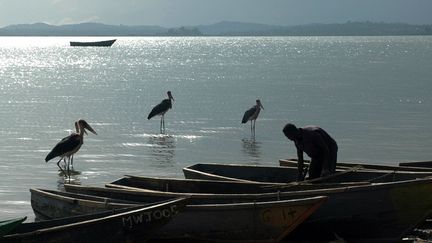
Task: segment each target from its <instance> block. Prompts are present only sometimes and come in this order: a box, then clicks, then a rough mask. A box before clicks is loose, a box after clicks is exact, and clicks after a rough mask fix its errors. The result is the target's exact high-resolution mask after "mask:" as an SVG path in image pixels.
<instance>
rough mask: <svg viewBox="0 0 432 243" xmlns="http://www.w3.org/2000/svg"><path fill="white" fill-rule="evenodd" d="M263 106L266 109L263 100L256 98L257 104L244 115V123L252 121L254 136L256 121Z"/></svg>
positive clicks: (253, 133) (253, 134)
mask: <svg viewBox="0 0 432 243" xmlns="http://www.w3.org/2000/svg"><path fill="white" fill-rule="evenodd" d="M261 108H262V109H263V110H264V107H263V105H262V104H261V101H260V100H259V99H258V100H256V105H254V106H252V107H251V108H250V109H249V110H247V111H246V112H245V113H244V115H243V119H242V124H244V123H246V122H248V121H251V134H252V136H255V123H256V119H257V118H258V115H259V113H260V111H261Z"/></svg>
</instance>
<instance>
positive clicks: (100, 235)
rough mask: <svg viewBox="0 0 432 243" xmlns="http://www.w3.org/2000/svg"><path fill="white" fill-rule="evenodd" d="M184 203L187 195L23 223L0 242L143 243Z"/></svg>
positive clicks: (0, 238) (181, 207) (183, 205)
mask: <svg viewBox="0 0 432 243" xmlns="http://www.w3.org/2000/svg"><path fill="white" fill-rule="evenodd" d="M186 204H187V198H179V199H174V200H170V201H167V202H163V203H160V204H156V205H152V206H143V205H139V204H135V205H133V207H128V208H119V209H105V210H103V211H100V212H96V213H90V214H84V215H80V216H74V217H63V218H60V219H53V220H46V221H37V222H32V223H23V224H21V225H18V226H17V227H15V229H14V230H12V231H11V232H9V233H8V234H7V235H4V236H2V237H0V242H2V243H3V242H4V243H17V242H19V243H37V242H44V243H58V242H62V243H74V242H84V243H85V242H88V243H90V242H112V243H117V242H145V241H147V240H149V239H150V238H151V237H152V236H153V235H154V234H155V233H156V232H157V231H158V230H159V229H160V228H161V227H163V226H164V225H165V224H167V223H168V222H169V221H170V220H172V219H173V218H175V217H177V215H178V214H179V212H180V211H181V210H182V209H184V207H185V206H186ZM51 208H52V207H51Z"/></svg>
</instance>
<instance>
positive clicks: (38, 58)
mask: <svg viewBox="0 0 432 243" xmlns="http://www.w3.org/2000/svg"><path fill="white" fill-rule="evenodd" d="M100 39H102V38H100V37H98V38H91V37H86V38H78V37H73V38H69V37H68V38H65V37H0V136H1V138H2V139H1V140H0V219H6V218H12V217H18V216H22V215H27V216H29V217H30V218H32V217H33V212H32V209H31V205H30V193H29V188H32V187H37V188H50V189H56V188H58V187H59V185H61V184H62V183H63V178H62V177H61V176H59V174H58V168H57V166H56V164H55V163H56V162H57V161H55V160H53V161H50V162H48V163H45V161H44V158H45V156H46V155H47V153H48V152H49V151H50V150H51V148H52V147H53V146H54V145H55V144H56V143H57V142H58V141H59V140H60V139H61V138H63V137H65V136H67V135H69V134H70V132H72V130H73V129H74V126H73V124H74V121H76V120H78V119H80V118H84V119H85V120H87V121H88V122H89V123H90V125H91V126H92V127H93V128H94V129H95V130H96V131H97V133H98V135H97V136H96V135H93V134H89V135H88V136H86V137H85V143H84V145H83V146H82V148H81V150H80V151H79V152H78V153H77V154H76V155H75V160H74V165H75V166H74V167H75V170H77V171H79V172H80V174H78V175H75V176H73V178H72V179H73V181H74V182H75V183H78V182H80V183H82V184H85V185H99V186H102V185H103V184H104V183H107V182H110V181H112V180H115V179H117V178H118V177H121V176H122V175H124V174H133V175H148V176H170V177H182V176H183V174H182V170H181V169H182V168H183V167H185V166H188V165H192V164H195V163H199V162H218V163H244V164H247V163H248V164H266V165H278V159H281V158H293V157H295V149H294V145H293V143H292V142H290V141H288V140H287V139H286V138H285V137H284V136H283V134H282V132H281V131H282V128H283V126H284V125H285V124H286V123H287V122H292V123H294V124H296V125H298V126H304V125H310V124H313V125H318V126H321V127H323V128H324V129H325V130H327V131H328V132H329V133H330V134H331V135H332V136H333V137H334V138H335V139H336V141H337V142H338V144H339V156H338V157H339V160H340V161H356V162H371V163H372V162H373V163H381V164H395V163H396V162H399V161H410V160H430V159H431V157H432V156H431V155H432V154H431V149H430V146H431V145H432V126H431V124H432V68H431V67H432V65H431V63H432V37H411V36H406V37H198V38H172V37H166V38H165V37H142V38H141V37H140V38H138V37H133V38H132V37H131V38H129V37H122V38H118V40H117V42H116V43H115V44H114V45H113V46H112V47H111V48H91V47H90V48H76V47H75V48H74V47H70V46H69V41H70V40H100ZM103 39H108V38H103ZM168 90H171V91H172V94H173V96H174V98H175V101H174V104H173V109H172V110H170V111H169V112H168V113H167V114H166V117H165V121H166V134H165V135H162V134H160V133H159V118H155V119H152V120H147V115H148V113H149V112H150V110H151V109H152V107H153V106H154V105H156V104H158V103H159V102H160V101H161V100H162V99H164V98H166V91H168ZM257 98H259V99H261V101H262V104H263V106H264V108H265V110H263V111H262V112H261V114H260V117H259V118H258V121H257V123H256V137H255V139H252V138H251V134H250V126H249V124H240V121H241V118H242V116H243V113H244V112H245V111H246V110H247V109H248V108H250V107H251V106H252V105H254V104H255V100H256V99H257Z"/></svg>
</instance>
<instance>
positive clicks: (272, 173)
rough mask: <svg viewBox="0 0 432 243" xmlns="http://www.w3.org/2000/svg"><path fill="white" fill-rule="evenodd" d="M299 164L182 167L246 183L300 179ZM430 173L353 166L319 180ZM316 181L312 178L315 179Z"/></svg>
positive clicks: (196, 174)
mask: <svg viewBox="0 0 432 243" xmlns="http://www.w3.org/2000/svg"><path fill="white" fill-rule="evenodd" d="M297 173H298V170H297V168H296V167H282V166H262V165H244V164H211V163H200V164H194V165H191V166H188V167H185V168H183V174H184V176H185V178H188V179H206V180H225V181H227V180H228V181H243V182H251V181H255V182H267V183H289V182H293V181H296V180H297ZM431 175H432V171H430V172H418V171H390V170H366V169H361V168H355V167H353V168H351V169H347V170H336V173H335V174H333V175H330V176H328V177H325V178H317V179H315V180H314V181H317V182H320V183H322V182H328V183H338V182H361V181H370V182H389V181H400V180H410V179H415V178H423V177H426V176H431ZM312 182H313V181H312Z"/></svg>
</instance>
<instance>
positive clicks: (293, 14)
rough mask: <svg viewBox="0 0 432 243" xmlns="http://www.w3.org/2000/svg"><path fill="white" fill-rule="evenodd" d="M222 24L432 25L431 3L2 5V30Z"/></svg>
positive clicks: (120, 0) (223, 0)
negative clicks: (41, 26)
mask: <svg viewBox="0 0 432 243" xmlns="http://www.w3.org/2000/svg"><path fill="white" fill-rule="evenodd" d="M220 21H239V22H251V23H262V24H272V25H283V26H291V25H302V24H311V23H345V22H347V21H372V22H388V23H395V22H397V23H408V24H432V0H0V27H4V26H7V25H12V24H31V23H39V22H43V23H48V24H52V25H62V24H76V23H83V22H97V23H104V24H113V25H120V24H122V25H159V26H163V27H179V26H191V25H200V24H204V25H206V24H214V23H217V22H220Z"/></svg>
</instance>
